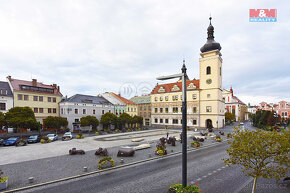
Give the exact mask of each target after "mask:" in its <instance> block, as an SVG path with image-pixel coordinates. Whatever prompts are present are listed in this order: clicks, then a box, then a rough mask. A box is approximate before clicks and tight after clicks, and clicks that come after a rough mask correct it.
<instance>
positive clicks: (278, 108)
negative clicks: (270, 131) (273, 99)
mask: <svg viewBox="0 0 290 193" xmlns="http://www.w3.org/2000/svg"><path fill="white" fill-rule="evenodd" d="M258 109H262V110H267V111H275V112H276V113H278V114H279V115H280V116H281V118H284V119H285V118H286V119H287V118H290V103H287V102H286V101H280V102H279V103H278V104H273V103H269V104H268V103H266V102H261V103H260V106H259V107H258Z"/></svg>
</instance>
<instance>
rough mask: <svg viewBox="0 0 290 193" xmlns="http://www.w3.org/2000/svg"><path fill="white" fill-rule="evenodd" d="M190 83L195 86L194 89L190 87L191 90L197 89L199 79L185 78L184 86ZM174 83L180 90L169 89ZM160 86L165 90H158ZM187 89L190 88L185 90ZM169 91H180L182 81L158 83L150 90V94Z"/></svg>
mask: <svg viewBox="0 0 290 193" xmlns="http://www.w3.org/2000/svg"><path fill="white" fill-rule="evenodd" d="M190 83H193V84H194V85H195V86H196V89H192V90H199V80H196V79H193V80H187V81H186V87H188V85H189V84H190ZM174 85H177V86H178V88H179V89H180V90H178V91H171V89H172V88H173V86H174ZM161 86H162V87H163V88H164V89H165V92H158V90H159V89H160V87H161ZM187 91H190V90H187ZM169 92H182V81H180V82H174V83H168V84H158V85H156V86H155V88H154V89H153V90H152V92H151V94H162V93H169Z"/></svg>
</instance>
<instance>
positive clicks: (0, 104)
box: [0, 103, 6, 111]
mask: <svg viewBox="0 0 290 193" xmlns="http://www.w3.org/2000/svg"><path fill="white" fill-rule="evenodd" d="M0 110H4V111H5V110H6V103H0Z"/></svg>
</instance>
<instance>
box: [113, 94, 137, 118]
mask: <svg viewBox="0 0 290 193" xmlns="http://www.w3.org/2000/svg"><path fill="white" fill-rule="evenodd" d="M111 95H112V96H114V97H115V98H116V99H118V100H120V101H121V102H123V103H124V104H126V113H128V114H129V115H131V116H132V117H133V116H134V115H138V106H137V104H136V103H134V102H133V101H130V100H128V99H125V98H124V97H121V96H120V95H117V94H115V93H111Z"/></svg>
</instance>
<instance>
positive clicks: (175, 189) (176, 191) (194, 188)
mask: <svg viewBox="0 0 290 193" xmlns="http://www.w3.org/2000/svg"><path fill="white" fill-rule="evenodd" d="M182 192H191V193H200V192H201V191H200V189H199V187H198V185H187V186H186V187H183V186H182V184H180V183H178V184H173V185H171V186H169V189H168V193H182Z"/></svg>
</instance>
